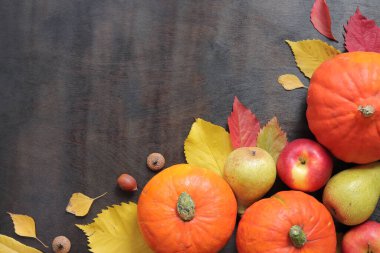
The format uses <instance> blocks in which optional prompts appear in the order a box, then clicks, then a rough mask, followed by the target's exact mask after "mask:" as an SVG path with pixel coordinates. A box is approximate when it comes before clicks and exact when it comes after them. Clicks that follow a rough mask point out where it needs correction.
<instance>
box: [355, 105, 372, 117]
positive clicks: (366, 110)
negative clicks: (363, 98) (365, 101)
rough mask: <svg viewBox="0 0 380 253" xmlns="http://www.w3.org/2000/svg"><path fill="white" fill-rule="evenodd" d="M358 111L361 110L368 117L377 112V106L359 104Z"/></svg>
mask: <svg viewBox="0 0 380 253" xmlns="http://www.w3.org/2000/svg"><path fill="white" fill-rule="evenodd" d="M358 111H359V112H361V113H362V115H363V116H364V117H366V118H368V117H371V116H372V115H373V114H375V107H373V106H372V105H366V106H362V105H359V106H358Z"/></svg>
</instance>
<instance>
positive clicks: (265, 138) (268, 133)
mask: <svg viewBox="0 0 380 253" xmlns="http://www.w3.org/2000/svg"><path fill="white" fill-rule="evenodd" d="M287 143H288V139H287V137H286V133H285V132H284V131H283V130H282V129H281V127H280V125H279V123H278V120H277V118H276V117H273V118H272V119H271V120H270V121H269V122H268V123H267V124H266V125H265V126H264V127H263V128H262V129H261V130H260V132H259V135H258V136H257V147H259V148H262V149H264V150H266V151H267V152H268V153H269V154H271V156H272V157H273V159H274V161H275V162H276V163H277V158H278V156H279V155H280V153H281V151H282V149H283V148H284V147H285V146H286V144H287Z"/></svg>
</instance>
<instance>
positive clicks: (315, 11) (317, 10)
mask: <svg viewBox="0 0 380 253" xmlns="http://www.w3.org/2000/svg"><path fill="white" fill-rule="evenodd" d="M310 21H311V23H312V24H313V26H314V28H315V29H316V30H317V31H318V32H320V33H321V34H322V35H324V36H326V37H327V38H329V39H331V40H335V41H336V39H335V37H334V35H333V34H332V31H331V16H330V10H329V7H328V5H327V3H326V0H315V2H314V4H313V7H312V8H311V12H310Z"/></svg>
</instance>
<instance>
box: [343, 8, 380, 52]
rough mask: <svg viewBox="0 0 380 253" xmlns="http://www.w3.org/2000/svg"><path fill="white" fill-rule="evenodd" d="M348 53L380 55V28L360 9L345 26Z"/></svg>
mask: <svg viewBox="0 0 380 253" xmlns="http://www.w3.org/2000/svg"><path fill="white" fill-rule="evenodd" d="M344 29H345V30H346V34H345V46H346V49H347V51H350V52H352V51H367V52H378V53H380V28H379V27H378V26H377V25H376V22H375V21H374V20H371V19H367V18H366V17H365V16H363V15H362V14H361V12H360V9H359V7H358V8H357V9H356V12H355V14H354V15H352V16H351V17H350V19H349V20H348V22H347V25H345V26H344Z"/></svg>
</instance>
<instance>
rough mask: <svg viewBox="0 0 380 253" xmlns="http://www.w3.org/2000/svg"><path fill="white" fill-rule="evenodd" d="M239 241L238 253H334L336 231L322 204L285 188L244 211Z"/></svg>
mask: <svg viewBox="0 0 380 253" xmlns="http://www.w3.org/2000/svg"><path fill="white" fill-rule="evenodd" d="M236 244H237V248H238V252H239V253H264V252H265V253H268V252H276V253H290V252H292V253H296V252H299V253H335V247H336V234H335V227H334V222H333V219H332V217H331V215H330V213H329V211H328V210H327V209H326V208H325V207H324V205H323V204H322V203H320V202H318V201H317V200H316V199H315V198H314V197H312V196H310V195H308V194H306V193H303V192H301V191H282V192H278V193H276V194H275V195H273V196H272V197H270V198H266V199H261V200H259V201H258V202H256V203H254V204H253V205H251V206H250V207H249V208H248V209H247V210H246V211H245V213H244V215H243V217H242V219H241V221H240V223H239V226H238V230H237V237H236Z"/></svg>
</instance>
